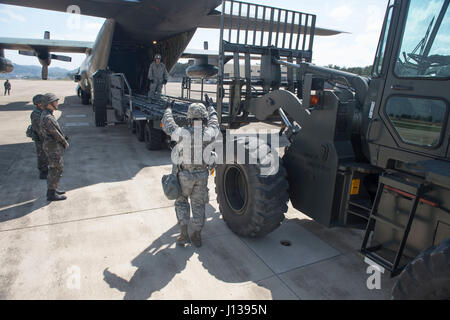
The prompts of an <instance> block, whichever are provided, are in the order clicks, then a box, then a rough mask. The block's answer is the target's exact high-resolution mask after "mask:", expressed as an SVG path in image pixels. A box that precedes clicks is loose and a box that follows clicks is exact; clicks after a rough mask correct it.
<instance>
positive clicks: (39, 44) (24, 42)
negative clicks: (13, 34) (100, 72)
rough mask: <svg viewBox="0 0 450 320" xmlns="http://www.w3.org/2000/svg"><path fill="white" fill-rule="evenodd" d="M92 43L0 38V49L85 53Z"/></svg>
mask: <svg viewBox="0 0 450 320" xmlns="http://www.w3.org/2000/svg"><path fill="white" fill-rule="evenodd" d="M93 45H94V43H93V42H85V41H69V40H48V39H22V38H0V49H8V50H23V51H41V50H45V51H48V52H70V53H86V52H87V51H89V50H90V49H92V47H93Z"/></svg>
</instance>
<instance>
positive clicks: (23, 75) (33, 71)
mask: <svg viewBox="0 0 450 320" xmlns="http://www.w3.org/2000/svg"><path fill="white" fill-rule="evenodd" d="M76 71H77V70H72V71H71V70H67V69H63V68H60V67H51V68H49V69H48V78H49V79H69V78H71V77H70V75H73V74H75V73H76ZM41 72H42V68H41V67H40V66H23V65H19V64H15V63H14V71H13V72H11V73H2V74H0V78H1V79H40V78H41Z"/></svg>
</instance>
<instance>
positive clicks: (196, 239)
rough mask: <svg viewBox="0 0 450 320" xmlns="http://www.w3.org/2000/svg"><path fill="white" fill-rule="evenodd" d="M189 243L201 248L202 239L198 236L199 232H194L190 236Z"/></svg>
mask: <svg viewBox="0 0 450 320" xmlns="http://www.w3.org/2000/svg"><path fill="white" fill-rule="evenodd" d="M190 238H191V241H192V243H193V244H194V246H196V247H197V248H199V247H201V246H202V237H201V235H200V231H194V232H193V233H192V234H191V236H190Z"/></svg>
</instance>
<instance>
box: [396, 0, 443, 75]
mask: <svg viewBox="0 0 450 320" xmlns="http://www.w3.org/2000/svg"><path fill="white" fill-rule="evenodd" d="M449 34H450V14H449V12H448V1H447V0H428V1H423V0H412V1H411V3H410V7H409V11H408V18H407V22H406V26H405V31H404V34H403V39H402V45H401V49H400V52H399V55H398V58H397V63H396V65H395V74H396V75H397V76H399V77H400V78H447V77H450V37H449Z"/></svg>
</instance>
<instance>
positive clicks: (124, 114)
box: [93, 70, 191, 150]
mask: <svg viewBox="0 0 450 320" xmlns="http://www.w3.org/2000/svg"><path fill="white" fill-rule="evenodd" d="M93 78H94V90H93V91H94V99H93V108H94V112H95V115H96V116H95V119H96V125H97V126H99V127H102V126H106V125H108V124H111V123H112V122H108V119H107V110H108V109H110V110H111V109H112V110H114V114H115V121H114V123H115V124H119V123H122V124H123V123H126V124H127V126H128V129H129V131H130V133H133V134H135V135H136V137H137V139H138V140H139V141H145V145H146V147H147V149H149V150H159V149H162V148H164V147H169V148H171V146H172V144H171V141H170V138H169V137H168V136H167V135H166V134H165V133H164V132H163V130H162V124H161V120H162V118H163V116H164V112H165V110H166V105H167V103H171V102H172V101H173V102H174V104H173V106H172V112H173V116H174V119H175V121H176V122H177V124H178V125H180V126H184V125H187V124H188V120H187V110H188V108H189V104H190V103H191V101H187V100H183V99H176V98H169V97H166V96H162V97H161V98H160V99H149V98H148V97H147V96H145V95H142V94H136V93H133V90H132V88H131V87H130V85H129V83H128V81H127V79H126V77H125V75H124V74H123V73H112V72H108V71H105V70H100V71H98V72H97V73H95V74H94V76H93Z"/></svg>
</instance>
